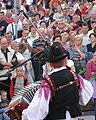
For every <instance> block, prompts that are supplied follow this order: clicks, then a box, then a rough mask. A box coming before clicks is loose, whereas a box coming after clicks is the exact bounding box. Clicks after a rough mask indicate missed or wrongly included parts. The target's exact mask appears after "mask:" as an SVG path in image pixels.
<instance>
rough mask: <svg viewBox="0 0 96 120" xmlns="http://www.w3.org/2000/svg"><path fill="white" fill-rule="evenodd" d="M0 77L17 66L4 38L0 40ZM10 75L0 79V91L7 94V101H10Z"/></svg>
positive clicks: (12, 52)
mask: <svg viewBox="0 0 96 120" xmlns="http://www.w3.org/2000/svg"><path fill="white" fill-rule="evenodd" d="M0 44H1V48H0V75H4V74H6V72H8V70H10V69H11V68H13V67H15V66H17V65H18V61H17V57H16V55H15V52H14V51H12V50H9V49H8V41H7V39H6V38H2V39H1V41H0ZM10 80H11V79H10V75H8V76H6V77H0V90H5V91H6V92H7V96H8V99H9V100H10V95H9V89H10Z"/></svg>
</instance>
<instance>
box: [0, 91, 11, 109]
mask: <svg viewBox="0 0 96 120" xmlns="http://www.w3.org/2000/svg"><path fill="white" fill-rule="evenodd" d="M8 105H9V100H8V99H7V92H6V91H4V90H1V102H0V108H1V109H2V108H6V107H8Z"/></svg>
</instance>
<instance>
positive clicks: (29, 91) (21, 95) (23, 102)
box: [5, 81, 41, 120]
mask: <svg viewBox="0 0 96 120" xmlns="http://www.w3.org/2000/svg"><path fill="white" fill-rule="evenodd" d="M40 84H41V82H40V81H38V82H35V83H33V84H30V85H28V86H26V87H25V88H23V89H21V90H20V91H19V92H18V93H16V94H15V95H14V97H13V98H12V100H11V102H10V104H9V106H8V108H7V110H6V112H5V113H6V114H7V115H8V116H9V117H10V118H11V119H12V120H14V119H16V120H21V117H22V111H23V110H24V109H26V108H27V107H28V105H29V104H30V102H31V101H32V99H33V97H34V94H35V93H36V91H37V90H38V88H39V86H40Z"/></svg>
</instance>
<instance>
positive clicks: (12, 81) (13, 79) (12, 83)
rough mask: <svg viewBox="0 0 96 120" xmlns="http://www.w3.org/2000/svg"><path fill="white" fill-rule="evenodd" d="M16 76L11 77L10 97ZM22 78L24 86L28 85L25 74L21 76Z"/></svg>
mask: <svg viewBox="0 0 96 120" xmlns="http://www.w3.org/2000/svg"><path fill="white" fill-rule="evenodd" d="M16 78H17V76H15V77H13V78H12V80H11V84H10V97H11V98H12V97H13V95H14V87H15V81H16ZM23 78H24V87H25V86H27V85H28V79H27V77H26V76H23Z"/></svg>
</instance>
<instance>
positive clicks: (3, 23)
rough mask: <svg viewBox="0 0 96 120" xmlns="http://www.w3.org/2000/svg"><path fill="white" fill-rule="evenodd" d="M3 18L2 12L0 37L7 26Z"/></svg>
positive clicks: (1, 13)
mask: <svg viewBox="0 0 96 120" xmlns="http://www.w3.org/2000/svg"><path fill="white" fill-rule="evenodd" d="M4 17H5V15H4V12H0V36H3V35H4V33H5V32H6V28H7V26H8V23H7V22H6V21H5V20H4Z"/></svg>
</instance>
